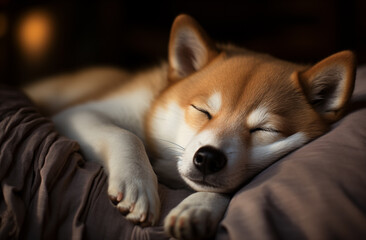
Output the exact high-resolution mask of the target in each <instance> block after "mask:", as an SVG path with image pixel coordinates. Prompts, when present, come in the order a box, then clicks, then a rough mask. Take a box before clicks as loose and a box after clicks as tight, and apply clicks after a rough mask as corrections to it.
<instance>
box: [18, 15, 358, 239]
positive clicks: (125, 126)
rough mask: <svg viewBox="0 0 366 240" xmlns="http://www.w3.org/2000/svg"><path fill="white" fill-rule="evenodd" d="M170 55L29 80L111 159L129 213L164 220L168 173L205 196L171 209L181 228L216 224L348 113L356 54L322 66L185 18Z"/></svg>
mask: <svg viewBox="0 0 366 240" xmlns="http://www.w3.org/2000/svg"><path fill="white" fill-rule="evenodd" d="M168 47H169V56H168V61H167V62H163V63H161V64H160V65H159V66H157V67H153V68H151V69H148V70H145V71H141V72H137V73H130V72H127V71H125V70H121V69H113V68H93V69H89V70H84V71H81V72H78V73H75V74H69V75H63V76H59V77H56V78H52V79H48V80H46V81H42V82H38V83H36V84H33V85H31V86H28V87H26V88H25V91H26V93H27V94H28V95H29V96H30V97H31V99H33V100H34V102H35V103H36V104H38V106H39V107H40V108H41V109H42V110H43V111H45V112H47V113H48V114H51V115H52V116H53V120H54V122H55V125H56V128H57V129H58V130H59V131H60V132H61V133H62V134H64V135H66V136H68V137H70V138H72V139H75V140H77V141H78V142H79V144H80V146H81V150H82V153H83V155H84V156H85V157H86V159H87V160H89V161H95V162H98V163H100V164H102V165H103V166H104V169H105V171H106V173H107V174H108V181H109V187H108V194H109V196H110V198H111V199H112V200H113V201H114V202H116V207H117V209H118V210H119V211H121V212H122V213H123V214H124V215H125V216H126V218H127V219H129V220H131V221H133V222H135V223H140V224H143V225H150V224H152V225H154V224H156V223H157V220H158V218H159V212H160V201H159V196H158V179H159V181H161V182H162V183H164V184H167V185H169V186H171V187H174V188H177V187H182V186H187V187H190V188H192V189H194V190H195V191H197V192H195V193H193V194H192V195H190V196H189V197H187V198H186V199H185V200H183V201H182V202H181V203H180V204H179V205H178V206H176V207H175V208H174V209H173V210H172V211H171V212H170V213H169V215H168V216H167V217H166V219H165V221H164V227H165V231H166V232H167V233H168V234H170V235H171V236H173V237H176V238H182V239H200V238H206V237H210V236H211V235H212V234H214V233H215V230H216V228H217V226H218V223H219V221H220V220H221V219H222V217H223V215H224V213H225V210H226V207H227V205H228V203H229V200H230V197H229V195H230V193H233V192H234V191H235V190H236V189H237V188H238V187H239V186H241V185H242V184H243V183H244V182H245V181H247V180H248V179H250V178H251V177H253V176H254V175H255V174H257V173H258V172H259V171H261V170H263V169H264V168H266V167H267V166H269V165H270V164H271V163H273V162H274V161H276V160H277V159H279V158H280V157H282V156H284V155H285V154H287V153H289V152H290V151H293V150H294V149H296V148H299V147H301V146H302V145H304V144H305V143H307V142H308V141H310V140H312V139H314V138H316V137H318V136H320V135H321V134H323V133H325V132H326V131H327V130H328V129H329V125H330V124H331V123H333V122H335V121H337V120H338V119H340V118H341V116H342V114H343V112H344V107H345V105H346V103H347V102H348V100H349V98H350V96H351V94H352V90H353V86H354V79H355V58H354V55H353V53H352V52H350V51H343V52H339V53H336V54H334V55H332V56H330V57H328V58H325V59H324V60H322V61H320V62H319V63H317V64H315V65H313V66H307V65H299V64H294V63H290V62H286V61H283V60H279V59H276V58H274V57H272V56H269V55H266V54H261V53H255V52H252V51H249V50H246V49H243V48H239V47H236V46H233V45H222V44H216V43H214V42H213V41H212V40H211V39H210V38H209V37H208V35H207V34H206V33H205V31H204V30H203V29H202V28H201V27H200V26H199V25H198V23H197V22H196V21H195V20H194V19H193V18H191V17H190V16H187V15H179V16H178V17H177V18H176V19H175V21H174V23H173V26H172V30H171V34H170V41H169V46H168Z"/></svg>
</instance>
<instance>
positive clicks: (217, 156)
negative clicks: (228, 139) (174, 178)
mask: <svg viewBox="0 0 366 240" xmlns="http://www.w3.org/2000/svg"><path fill="white" fill-rule="evenodd" d="M226 163H227V158H226V156H225V154H224V153H223V152H222V151H221V150H219V149H217V148H214V147H212V146H203V147H201V148H200V149H198V150H197V152H196V153H195V155H194V157H193V164H194V165H195V167H196V168H197V169H198V170H199V171H200V172H201V173H202V174H203V175H209V174H212V173H216V172H218V171H220V170H221V169H223V168H224V167H225V165H226Z"/></svg>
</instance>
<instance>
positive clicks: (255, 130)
mask: <svg viewBox="0 0 366 240" xmlns="http://www.w3.org/2000/svg"><path fill="white" fill-rule="evenodd" d="M259 131H264V132H271V133H279V132H280V131H278V130H276V129H273V128H261V127H257V128H252V129H250V130H249V132H250V133H255V132H259Z"/></svg>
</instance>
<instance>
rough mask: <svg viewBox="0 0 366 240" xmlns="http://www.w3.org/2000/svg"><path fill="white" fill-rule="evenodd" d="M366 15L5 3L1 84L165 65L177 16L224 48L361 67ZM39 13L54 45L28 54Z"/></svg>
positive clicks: (261, 7)
mask: <svg viewBox="0 0 366 240" xmlns="http://www.w3.org/2000/svg"><path fill="white" fill-rule="evenodd" d="M365 10H366V1H364V0H346V1H341V0H274V1H269V0H244V1H230V0H223V1H217V0H212V1H193V0H181V1H165V0H164V1H139V0H134V1H117V0H104V1H84V2H81V1H62V0H59V1H21V0H13V1H11V0H0V82H1V83H7V84H10V85H17V84H21V83H25V82H28V81H32V80H34V79H38V78H42V77H45V76H48V75H52V74H57V73H62V72H65V71H73V70H76V69H80V68H83V67H89V66H95V65H113V66H121V67H126V68H130V69H137V68H141V67H145V66H146V65H148V64H151V63H154V62H156V61H158V60H161V59H164V58H166V55H167V43H168V37H169V30H170V26H171V23H172V21H173V20H174V17H175V16H176V15H177V14H179V13H187V14H190V15H192V16H193V17H194V18H196V19H197V20H198V22H200V23H201V25H202V26H203V27H204V28H205V29H206V30H207V32H208V33H209V35H210V36H211V37H212V38H214V39H216V40H218V41H220V42H232V43H235V44H238V45H241V46H244V47H247V48H250V49H252V50H257V51H261V52H267V53H270V54H272V55H274V56H277V57H280V58H283V59H287V60H291V61H296V62H300V63H313V62H316V61H318V60H320V59H322V58H324V57H326V56H328V55H330V54H332V53H334V52H337V51H340V50H343V49H351V50H354V51H355V52H356V54H357V56H358V63H359V64H363V63H366V44H365V43H366V13H365V12H366V11H365ZM37 11H38V12H39V11H41V12H42V13H43V14H46V16H47V17H46V20H47V19H48V20H47V21H48V23H49V24H50V26H51V31H49V35H50V36H51V38H50V39H51V40H49V41H48V45H47V47H45V48H44V49H41V50H39V51H38V52H36V53H34V54H33V55H29V54H28V55H27V53H26V50H24V47H22V45H21V44H20V43H19V42H20V41H19V38H20V37H19V34H18V32H19V29H20V28H21V25H22V23H24V21H23V20H24V19H27V18H26V16H29V14H32V13H34V12H37ZM47 21H46V22H47Z"/></svg>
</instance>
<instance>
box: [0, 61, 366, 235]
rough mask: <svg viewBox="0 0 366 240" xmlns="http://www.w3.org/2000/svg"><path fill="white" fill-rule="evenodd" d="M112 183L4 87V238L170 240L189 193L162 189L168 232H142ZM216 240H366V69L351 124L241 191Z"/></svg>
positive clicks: (0, 164)
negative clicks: (170, 223) (110, 189)
mask: <svg viewBox="0 0 366 240" xmlns="http://www.w3.org/2000/svg"><path fill="white" fill-rule="evenodd" d="M121 174H123V173H121ZM106 180H107V178H106V176H105V174H104V173H103V170H102V168H101V167H100V166H99V165H97V164H93V163H89V162H84V160H83V158H82V156H81V155H80V154H79V152H78V145H77V144H76V143H75V142H74V141H71V140H69V139H66V138H64V137H62V136H60V135H59V134H58V133H57V132H55V130H54V127H53V124H52V123H51V122H50V120H49V119H47V118H45V117H43V116H42V115H40V114H39V113H38V112H37V110H36V109H35V107H34V106H33V105H32V103H30V102H29V101H28V99H27V98H25V97H24V95H22V94H21V93H20V92H19V91H18V90H16V89H9V88H6V87H4V86H0V181H1V195H0V239H8V238H22V239H23V238H26V239H53V238H54V237H57V238H59V239H71V238H72V239H81V238H83V239H166V238H167V236H166V235H165V234H164V233H163V229H162V227H161V224H162V219H163V217H164V216H165V215H166V214H167V213H168V211H169V210H170V209H171V208H172V207H174V206H175V205H176V204H178V203H179V201H181V200H182V199H183V198H184V197H185V196H187V195H188V194H190V192H189V191H187V190H171V189H168V188H166V187H164V186H163V185H159V194H160V198H161V201H162V218H161V220H160V225H159V226H157V227H149V228H141V227H139V226H135V225H133V224H131V223H129V222H128V221H126V220H125V219H124V217H123V216H122V215H121V214H119V212H118V211H117V210H116V209H115V207H114V206H113V205H112V204H111V202H110V201H109V199H108V197H107V193H106V192H107V181H106ZM217 238H218V239H277V238H281V239H334V238H340V239H360V238H366V68H362V69H359V71H358V77H357V83H356V89H355V93H354V97H353V100H352V103H351V105H350V109H349V112H348V114H347V116H346V117H345V118H344V119H343V120H341V121H340V122H339V123H338V124H336V125H335V126H334V128H333V130H332V131H330V132H329V133H327V134H326V135H324V136H322V137H320V138H319V139H317V140H315V141H313V142H311V143H309V144H308V145H306V146H304V147H303V148H301V149H299V150H297V151H295V152H293V153H292V154H290V155H288V156H286V157H285V158H283V159H281V160H280V161H278V162H277V163H275V164H274V165H272V166H271V167H269V168H267V169H266V170H265V171H263V172H262V173H260V174H259V175H258V176H257V177H256V178H254V179H253V180H252V181H251V182H250V183H248V184H247V185H246V186H244V187H243V188H242V189H241V190H240V191H238V192H237V193H236V194H235V195H234V197H233V199H232V201H231V203H230V206H229V208H228V210H227V213H226V215H225V217H224V219H223V221H222V222H221V225H220V227H219V230H218V233H217Z"/></svg>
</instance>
